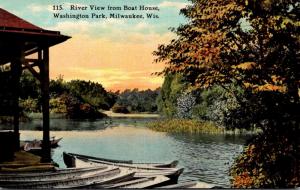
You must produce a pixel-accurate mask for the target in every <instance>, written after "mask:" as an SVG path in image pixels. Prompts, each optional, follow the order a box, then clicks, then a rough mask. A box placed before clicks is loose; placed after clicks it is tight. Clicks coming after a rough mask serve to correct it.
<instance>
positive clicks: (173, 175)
mask: <svg viewBox="0 0 300 190" xmlns="http://www.w3.org/2000/svg"><path fill="white" fill-rule="evenodd" d="M73 164H74V167H77V168H81V167H95V166H115V167H119V168H123V169H128V170H129V171H133V172H135V174H134V177H135V178H147V177H154V176H158V175H163V176H166V177H168V178H170V184H174V183H177V181H178V177H179V176H180V175H181V174H182V172H183V168H158V167H146V166H144V167H142V166H137V165H134V164H122V163H111V162H105V161H100V160H94V159H86V158H81V157H76V156H74V162H73Z"/></svg>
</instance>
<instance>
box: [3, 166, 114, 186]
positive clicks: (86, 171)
mask: <svg viewBox="0 0 300 190" xmlns="http://www.w3.org/2000/svg"><path fill="white" fill-rule="evenodd" d="M108 169H109V168H108V167H103V166H99V167H88V168H76V169H56V170H55V171H49V172H2V173H0V184H4V183H18V182H27V181H28V182H35V181H36V182H38V181H51V180H63V179H69V178H75V177H82V176H85V175H91V174H95V173H99V172H101V171H105V170H108Z"/></svg>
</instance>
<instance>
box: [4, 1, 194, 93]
mask: <svg viewBox="0 0 300 190" xmlns="http://www.w3.org/2000/svg"><path fill="white" fill-rule="evenodd" d="M188 3H189V1H188V0H127V1H126V0H26V1H25V0H9V1H7V0H0V7H1V8H3V9H6V10H7V11H9V12H11V13H13V14H15V15H17V16H19V17H21V18H23V19H25V20H27V21H29V22H31V23H33V24H35V25H37V26H39V27H42V28H44V29H48V30H55V31H60V32H61V33H62V34H64V35H68V36H71V37H72V38H71V39H69V40H68V41H66V42H64V43H62V44H59V45H56V46H54V47H51V48H50V77H51V78H52V79H55V78H57V77H58V76H59V75H62V76H63V77H64V79H65V80H66V81H69V80H72V79H81V80H91V81H95V82H99V83H101V84H102V85H103V86H104V87H105V88H106V89H107V90H112V91H116V90H124V89H133V88H139V89H148V88H150V89H155V88H157V87H160V86H161V84H162V82H163V78H162V77H157V76H153V75H151V74H152V73H154V72H158V71H161V70H162V69H163V67H164V65H163V64H154V63H153V59H154V57H153V55H152V52H153V51H154V50H156V49H157V47H158V45H159V44H165V43H168V42H169V41H170V40H172V39H173V38H176V36H175V35H174V34H173V33H172V32H170V30H169V28H170V27H177V26H179V25H180V24H184V23H185V22H186V20H185V18H184V17H183V16H182V15H179V10H180V9H181V8H183V7H185V6H186V5H187V4H188ZM54 5H62V7H63V9H64V10H62V11H58V10H53V6H54ZM72 5H74V6H80V7H82V6H83V7H84V6H89V5H96V6H101V7H105V9H107V7H108V6H111V7H122V9H123V7H124V5H126V6H128V7H135V6H137V7H138V8H139V6H140V5H144V6H150V7H155V6H157V7H158V8H159V11H156V10H154V11H149V12H147V13H153V14H156V15H158V16H159V19H146V18H145V19H113V18H107V19H101V18H97V19H95V18H94V19H92V18H88V19H58V18H54V16H53V15H54V14H55V13H60V14H66V13H67V14H70V13H71V14H88V15H90V14H91V13H96V14H99V15H100V14H102V13H103V14H106V15H109V14H110V13H120V14H131V13H135V14H143V15H145V14H146V12H145V11H140V10H138V11H134V10H133V11H130V10H126V11H124V10H121V11H107V10H105V11H91V10H89V8H88V10H87V11H83V10H70V7H71V6H72Z"/></svg>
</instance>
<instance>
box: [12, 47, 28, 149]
mask: <svg viewBox="0 0 300 190" xmlns="http://www.w3.org/2000/svg"><path fill="white" fill-rule="evenodd" d="M24 62H25V55H24V50H22V48H20V49H19V50H18V51H17V53H16V55H15V60H14V61H12V63H11V73H12V77H13V84H14V85H15V91H14V93H13V96H14V97H13V99H14V133H15V137H16V147H15V150H19V149H20V132H19V128H20V126H19V125H20V122H19V117H20V108H19V96H20V77H21V74H22V64H23V63H24Z"/></svg>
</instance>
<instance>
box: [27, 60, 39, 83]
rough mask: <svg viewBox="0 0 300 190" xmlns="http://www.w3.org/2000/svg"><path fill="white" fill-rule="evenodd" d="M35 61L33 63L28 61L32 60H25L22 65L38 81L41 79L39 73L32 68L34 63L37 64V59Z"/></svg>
mask: <svg viewBox="0 0 300 190" xmlns="http://www.w3.org/2000/svg"><path fill="white" fill-rule="evenodd" d="M35 61H36V62H35V63H34V64H29V62H32V60H31V61H30V60H25V61H24V62H23V65H24V66H25V67H26V68H27V69H28V70H29V71H30V72H31V73H32V75H33V76H34V77H35V78H37V79H38V80H39V81H41V75H40V73H38V72H37V71H36V70H34V68H33V67H32V66H34V65H36V66H39V64H38V63H39V62H40V61H38V60H35Z"/></svg>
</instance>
